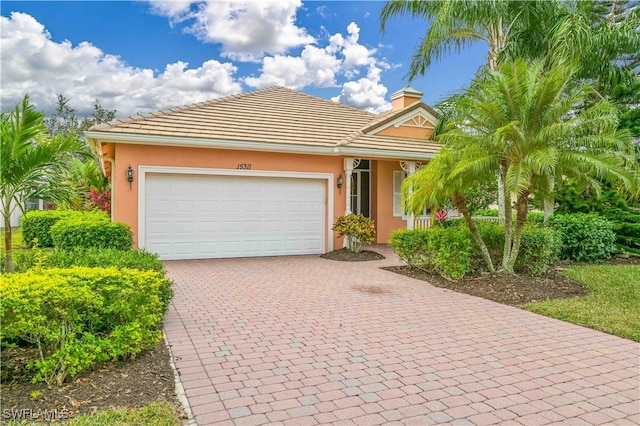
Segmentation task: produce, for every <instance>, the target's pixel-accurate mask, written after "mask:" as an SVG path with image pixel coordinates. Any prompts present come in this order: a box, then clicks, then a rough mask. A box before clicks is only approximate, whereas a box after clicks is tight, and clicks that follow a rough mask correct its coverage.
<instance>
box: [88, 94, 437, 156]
mask: <svg viewBox="0 0 640 426" xmlns="http://www.w3.org/2000/svg"><path fill="white" fill-rule="evenodd" d="M414 105H415V104H414ZM414 105H411V106H410V107H407V108H403V109H402V110H399V111H388V112H385V113H382V114H373V113H370V112H367V111H363V110H360V109H357V108H352V107H349V106H346V105H342V104H338V103H336V102H333V101H329V100H326V99H322V98H318V97H315V96H311V95H307V94H305V93H301V92H297V91H295V90H291V89H287V88H284V87H271V88H268V89H262V90H256V91H252V92H247V93H243V94H239V95H233V96H228V97H225V98H220V99H214V100H210V101H205V102H200V103H196V104H192V105H187V106H183V107H178V108H173V109H169V110H165V111H160V112H154V113H150V114H144V115H136V116H132V117H129V118H126V119H121V120H114V121H111V122H109V123H105V124H100V125H97V126H93V127H91V128H90V129H89V132H88V136H89V137H90V138H92V139H102V138H104V140H109V135H115V134H117V135H119V136H124V137H126V135H132V136H133V135H136V136H137V137H148V139H149V140H152V139H153V137H154V136H157V137H172V138H178V139H179V138H184V139H185V140H194V139H201V140H224V141H231V142H232V141H238V142H257V143H266V144H274V145H278V146H281V147H284V148H285V149H286V146H288V145H289V146H291V145H296V146H309V147H325V148H334V147H339V146H349V147H351V148H368V149H385V150H397V151H407V152H425V151H427V152H430V151H432V150H433V152H435V151H436V150H437V148H436V147H437V144H435V143H431V142H427V141H424V140H417V139H416V140H411V139H406V138H394V137H388V136H374V135H365V134H363V133H366V131H369V130H371V129H372V128H373V127H374V126H375V125H379V124H381V123H385V122H387V121H388V120H392V119H393V118H394V117H395V116H397V115H398V114H402V113H405V112H407V111H408V110H410V109H411V108H415V106H414ZM421 105H423V106H425V105H424V104H421ZM427 108H429V107H427ZM429 109H430V108H429ZM151 143H152V142H151Z"/></svg>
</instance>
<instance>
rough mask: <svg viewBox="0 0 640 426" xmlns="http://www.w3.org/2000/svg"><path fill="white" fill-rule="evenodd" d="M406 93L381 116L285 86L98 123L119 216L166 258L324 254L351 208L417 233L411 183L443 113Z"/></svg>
mask: <svg viewBox="0 0 640 426" xmlns="http://www.w3.org/2000/svg"><path fill="white" fill-rule="evenodd" d="M421 96H422V93H420V92H419V91H417V90H415V89H412V88H410V87H405V88H404V89H402V90H400V91H398V92H396V93H394V94H393V95H391V98H392V101H393V109H392V110H391V111H388V112H385V113H382V114H379V115H376V114H372V113H370V112H366V111H362V110H359V109H356V108H351V107H348V106H345V105H340V104H337V103H335V102H331V101H328V100H325V99H320V98H317V97H314V96H310V95H307V94H304V93H300V92H296V91H293V90H290V89H286V88H283V87H273V88H269V89H264V90H258V91H254V92H248V93H244V94H240V95H235V96H229V97H226V98H222V99H215V100H211V101H207V102H201V103H197V104H193V105H187V106H184V107H178V108H175V109H171V110H168V111H161V112H155V113H150V114H145V115H138V116H133V117H130V118H127V119H123V120H116V121H113V122H110V123H107V124H102V125H98V126H94V127H92V128H91V129H90V130H89V131H88V132H87V133H86V135H87V138H88V139H89V141H90V142H91V143H93V144H95V146H96V147H98V148H99V150H100V151H101V152H102V154H103V155H102V160H103V164H104V166H105V171H106V173H107V175H108V176H109V177H110V179H111V182H112V194H113V195H112V196H113V205H112V215H113V219H114V220H116V221H120V222H125V223H127V224H129V225H130V226H131V228H132V230H133V232H134V235H135V241H136V244H137V246H138V247H140V248H145V249H147V250H149V251H153V252H156V253H159V254H160V256H161V258H162V259H201V258H217V257H248V256H278V255H294V254H319V253H324V252H327V251H331V250H333V249H334V248H337V247H342V241H341V240H340V239H339V238H338V237H337V235H336V234H335V233H334V232H333V231H332V230H331V227H332V225H333V223H334V222H335V219H336V218H337V217H338V216H341V215H343V214H345V213H346V212H355V213H360V214H363V215H365V216H368V217H371V218H372V219H374V220H375V223H376V228H377V239H378V242H379V243H386V242H387V240H388V238H389V235H390V233H391V231H393V230H395V229H399V228H406V227H409V228H411V227H412V226H413V225H414V220H415V218H413V217H410V216H407V215H405V214H403V211H402V209H401V206H400V185H401V183H402V181H403V179H405V177H406V176H407V175H409V174H411V173H413V172H415V170H416V169H417V168H419V167H420V166H421V165H423V164H425V163H426V162H428V161H429V159H431V158H433V156H434V154H435V153H436V152H437V150H438V148H439V146H438V144H436V143H434V142H432V141H430V137H431V134H432V132H433V128H434V123H435V120H436V117H437V113H436V112H435V111H434V110H433V109H432V108H431V107H429V106H428V105H426V104H424V103H422V102H421V101H420V99H421Z"/></svg>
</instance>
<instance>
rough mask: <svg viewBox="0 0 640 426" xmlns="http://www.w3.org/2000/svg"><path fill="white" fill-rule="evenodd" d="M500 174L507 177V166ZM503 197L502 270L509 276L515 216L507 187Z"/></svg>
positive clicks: (504, 166) (503, 190) (501, 168)
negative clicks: (512, 212) (512, 226)
mask: <svg viewBox="0 0 640 426" xmlns="http://www.w3.org/2000/svg"><path fill="white" fill-rule="evenodd" d="M500 172H501V174H502V176H505V175H506V165H504V164H503V165H501V167H500ZM502 196H503V197H504V205H503V206H502V210H503V212H504V250H503V252H502V269H503V270H504V272H505V273H507V274H513V271H510V270H509V259H510V257H511V224H512V222H513V216H512V214H511V192H510V191H509V189H508V188H506V185H504V182H503V186H502Z"/></svg>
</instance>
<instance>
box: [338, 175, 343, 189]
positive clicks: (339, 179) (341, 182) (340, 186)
mask: <svg viewBox="0 0 640 426" xmlns="http://www.w3.org/2000/svg"><path fill="white" fill-rule="evenodd" d="M342 184H344V179H343V178H342V175H340V176H338V189H339V190H340V192H342Z"/></svg>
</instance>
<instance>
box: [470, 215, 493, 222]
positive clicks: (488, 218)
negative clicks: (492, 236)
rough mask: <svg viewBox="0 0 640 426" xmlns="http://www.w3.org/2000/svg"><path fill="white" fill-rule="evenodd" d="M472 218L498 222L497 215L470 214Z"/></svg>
mask: <svg viewBox="0 0 640 426" xmlns="http://www.w3.org/2000/svg"><path fill="white" fill-rule="evenodd" d="M471 219H473V220H488V221H489V222H500V218H499V217H498V216H471Z"/></svg>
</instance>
